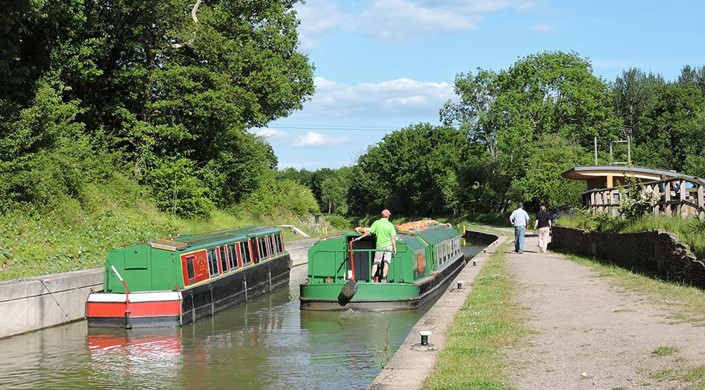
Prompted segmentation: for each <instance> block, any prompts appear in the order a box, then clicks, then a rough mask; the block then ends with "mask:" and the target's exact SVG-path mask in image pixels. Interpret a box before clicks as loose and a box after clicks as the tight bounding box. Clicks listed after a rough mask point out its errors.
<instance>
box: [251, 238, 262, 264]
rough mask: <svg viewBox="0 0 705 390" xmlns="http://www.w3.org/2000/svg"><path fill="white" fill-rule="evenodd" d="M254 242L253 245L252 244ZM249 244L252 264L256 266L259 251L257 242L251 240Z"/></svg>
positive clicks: (254, 239) (256, 240)
mask: <svg viewBox="0 0 705 390" xmlns="http://www.w3.org/2000/svg"><path fill="white" fill-rule="evenodd" d="M252 241H254V243H252ZM250 244H251V245H252V262H253V263H255V264H257V263H259V259H260V258H261V257H260V251H259V240H258V239H256V238H253V239H252V240H250Z"/></svg>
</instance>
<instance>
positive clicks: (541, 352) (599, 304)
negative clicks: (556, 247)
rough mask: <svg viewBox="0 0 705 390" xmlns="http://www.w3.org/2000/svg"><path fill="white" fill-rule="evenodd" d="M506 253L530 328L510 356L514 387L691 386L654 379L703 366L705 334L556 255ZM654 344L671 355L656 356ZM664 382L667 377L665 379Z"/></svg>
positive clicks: (532, 241) (531, 243) (529, 243)
mask: <svg viewBox="0 0 705 390" xmlns="http://www.w3.org/2000/svg"><path fill="white" fill-rule="evenodd" d="M525 247H526V248H525V251H524V254H515V253H513V252H511V253H509V254H507V262H508V264H509V267H510V269H511V270H512V272H513V273H515V275H516V279H517V282H518V284H519V288H518V291H520V293H519V295H518V297H517V299H518V301H519V303H520V305H521V306H523V307H525V308H526V312H525V314H526V317H527V318H528V320H527V322H526V326H527V327H528V328H529V329H530V334H529V335H527V337H526V339H525V341H524V343H523V344H522V345H519V346H517V347H516V348H515V349H513V350H511V351H509V362H508V363H509V364H510V367H512V368H511V374H510V384H511V385H512V386H513V387H514V388H516V389H527V390H535V389H687V388H691V387H689V386H692V385H693V383H686V382H682V381H681V380H679V379H677V378H676V379H674V378H673V377H674V375H671V376H670V377H669V376H664V375H659V373H663V372H664V370H669V369H675V370H684V369H690V368H693V367H698V366H701V365H705V329H704V328H703V327H702V326H698V324H697V323H694V322H685V321H677V320H675V319H674V317H673V315H674V313H671V312H669V310H668V308H659V307H656V306H654V305H652V304H650V303H648V302H646V301H645V300H643V299H640V297H639V295H638V294H636V293H634V292H631V291H625V290H623V289H620V288H618V287H616V286H614V285H611V284H610V283H609V282H608V281H607V280H606V279H605V278H601V277H600V276H599V275H597V274H596V273H595V272H593V271H591V270H590V269H588V268H586V267H584V266H580V265H578V264H575V263H573V262H571V261H569V260H567V259H566V258H565V257H564V256H562V255H560V254H555V253H551V252H550V251H549V253H539V250H538V247H537V238H536V237H535V236H530V237H527V238H526V242H525ZM659 347H674V348H677V350H676V352H674V353H671V354H667V355H665V356H657V355H655V354H654V353H653V352H654V351H656V350H657V349H658V348H659ZM664 377H665V378H664Z"/></svg>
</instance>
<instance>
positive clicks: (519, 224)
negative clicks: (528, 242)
mask: <svg viewBox="0 0 705 390" xmlns="http://www.w3.org/2000/svg"><path fill="white" fill-rule="evenodd" d="M509 222H511V224H512V226H514V253H520V254H521V253H524V233H526V227H527V226H529V214H527V213H526V211H524V204H523V203H522V202H519V204H518V205H517V209H516V210H514V211H512V215H510V216H509Z"/></svg>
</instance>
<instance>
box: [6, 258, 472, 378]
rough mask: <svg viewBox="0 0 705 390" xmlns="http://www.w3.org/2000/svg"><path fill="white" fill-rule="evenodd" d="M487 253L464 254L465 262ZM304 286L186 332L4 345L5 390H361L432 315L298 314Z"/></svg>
mask: <svg viewBox="0 0 705 390" xmlns="http://www.w3.org/2000/svg"><path fill="white" fill-rule="evenodd" d="M482 248H483V247H482V246H475V245H467V246H464V247H463V249H464V251H465V255H466V257H467V258H469V257H472V256H474V255H475V254H477V253H478V252H479V251H480V250H482ZM305 280H306V266H305V265H302V266H298V267H294V268H293V269H292V271H291V282H290V284H289V288H282V289H278V290H276V291H275V292H274V293H272V294H270V295H268V296H265V297H261V298H258V299H256V300H253V301H250V302H249V303H247V304H245V305H240V306H236V307H233V308H230V309H227V310H224V311H222V312H220V313H218V314H217V315H215V316H213V317H208V318H204V319H201V320H198V321H196V322H195V323H193V324H189V325H186V326H183V327H181V328H169V329H131V330H126V329H94V328H91V329H88V328H87V326H86V322H85V321H80V322H75V323H72V324H68V325H62V326H57V327H54V328H50V329H45V330H40V331H36V332H32V333H29V334H25V335H19V336H14V337H10V338H7V339H3V340H0V362H2V364H0V378H2V382H1V383H0V388H7V389H118V388H130V389H231V388H238V389H290V390H295V389H330V388H339V389H365V388H367V387H368V386H369V385H370V383H371V382H372V381H373V380H374V378H375V377H376V376H377V374H379V372H380V371H381V370H382V368H383V367H384V364H385V363H386V362H387V361H388V360H389V359H390V358H391V357H392V355H393V354H394V353H395V352H396V350H397V349H398V348H399V346H400V345H401V343H402V342H403V341H404V339H405V338H406V336H407V334H408V333H409V330H410V329H411V328H412V327H413V326H414V324H415V323H416V322H417V321H418V319H419V318H421V316H422V315H423V314H424V313H425V312H426V311H427V310H428V308H429V307H430V305H427V307H421V308H419V309H417V310H412V311H395V312H384V313H370V312H354V311H342V312H312V311H301V310H300V309H299V302H298V298H299V291H298V286H299V284H300V283H302V282H304V281H305ZM2 320H3V321H7V320H11V319H7V318H5V319H2Z"/></svg>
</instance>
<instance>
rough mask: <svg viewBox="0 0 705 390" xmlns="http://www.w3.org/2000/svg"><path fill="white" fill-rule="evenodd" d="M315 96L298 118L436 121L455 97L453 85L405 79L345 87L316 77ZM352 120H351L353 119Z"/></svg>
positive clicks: (346, 85)
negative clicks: (393, 118)
mask: <svg viewBox="0 0 705 390" xmlns="http://www.w3.org/2000/svg"><path fill="white" fill-rule="evenodd" d="M315 82H316V94H315V95H314V96H313V99H312V100H311V101H310V102H308V103H306V107H305V108H304V110H303V111H302V112H300V113H299V114H300V116H303V115H305V116H306V117H308V118H316V119H322V120H325V119H328V120H334V119H336V118H346V119H347V121H350V118H368V119H369V118H389V117H390V116H392V117H399V118H402V119H404V118H408V122H407V123H409V124H411V122H412V120H413V119H414V118H419V117H425V118H428V117H432V118H438V110H439V109H440V108H441V107H443V104H445V102H446V101H448V100H449V99H452V98H453V97H454V96H455V93H454V92H453V85H452V84H449V83H445V82H427V81H417V80H412V79H408V78H400V79H396V80H389V81H384V82H381V83H362V84H357V85H348V84H344V83H337V82H332V81H330V80H327V79H324V78H322V77H317V78H316V80H315ZM353 120H354V119H353Z"/></svg>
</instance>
